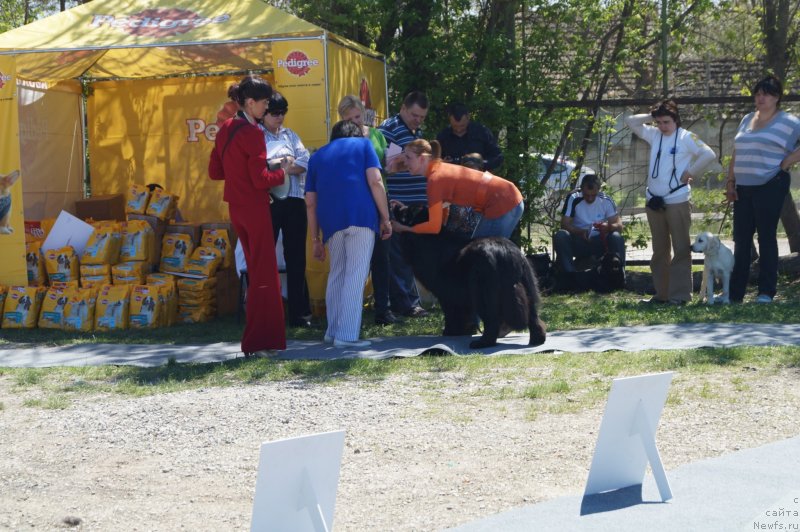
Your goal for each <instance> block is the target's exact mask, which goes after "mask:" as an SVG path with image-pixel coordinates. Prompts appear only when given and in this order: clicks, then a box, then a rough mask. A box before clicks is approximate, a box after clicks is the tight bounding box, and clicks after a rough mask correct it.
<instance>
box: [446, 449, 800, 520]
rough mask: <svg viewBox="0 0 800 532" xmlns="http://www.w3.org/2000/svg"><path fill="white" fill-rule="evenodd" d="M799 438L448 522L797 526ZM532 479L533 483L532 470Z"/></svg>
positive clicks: (799, 461) (534, 479)
mask: <svg viewBox="0 0 800 532" xmlns="http://www.w3.org/2000/svg"><path fill="white" fill-rule="evenodd" d="M798 471H800V437H795V438H791V439H789V440H784V441H780V442H776V443H771V444H768V445H764V446H762V447H757V448H755V449H748V450H746V451H739V452H736V453H731V454H728V455H725V456H721V457H718V458H713V459H709V460H702V461H700V462H695V463H692V464H687V465H684V466H681V467H679V468H677V469H675V470H673V471H667V478H668V479H669V483H670V487H671V488H672V494H673V499H671V500H669V501H667V502H661V498H660V497H659V495H658V489H657V488H656V485H655V481H654V480H653V478H652V477H651V476H649V475H648V476H647V477H646V478H645V482H644V485H643V486H642V485H639V486H633V487H631V488H626V489H624V490H617V491H614V492H608V493H604V494H601V495H593V496H590V497H582V496H574V497H561V498H558V499H554V500H552V501H547V502H543V503H540V504H536V505H532V506H527V507H523V508H518V509H515V510H510V511H507V512H503V513H501V514H497V515H494V516H491V517H488V518H485V519H481V520H479V521H474V522H472V523H468V524H466V525H463V526H460V527H457V528H454V529H452V530H455V531H458V532H483V531H487V532H488V531H493V532H494V531H496V530H503V531H504V532H515V531H520V532H522V531H525V532H527V531H530V530H537V531H562V530H591V531H592V532H597V531H609V532H611V531H613V532H620V531H636V532H640V531H642V530H647V531H648V532H673V531H677V530H681V531H683V530H702V531H704V532H708V531H717V530H718V531H725V532H728V531H732V530H740V531H745V530H800V475H799V474H798ZM531 482H536V478H535V476H533V475H532V476H531Z"/></svg>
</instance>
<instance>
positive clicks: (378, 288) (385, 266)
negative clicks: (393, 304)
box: [370, 233, 389, 316]
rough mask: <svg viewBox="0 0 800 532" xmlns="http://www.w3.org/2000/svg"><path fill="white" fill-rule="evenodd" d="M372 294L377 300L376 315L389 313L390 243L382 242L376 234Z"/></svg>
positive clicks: (373, 253) (372, 266)
mask: <svg viewBox="0 0 800 532" xmlns="http://www.w3.org/2000/svg"><path fill="white" fill-rule="evenodd" d="M370 268H371V270H372V293H373V297H374V298H375V315H376V316H381V315H382V314H386V313H387V312H388V311H389V241H388V240H381V235H380V234H378V233H375V247H373V248H372V260H371V261H370Z"/></svg>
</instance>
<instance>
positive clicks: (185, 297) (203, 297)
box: [178, 290, 217, 305]
mask: <svg viewBox="0 0 800 532" xmlns="http://www.w3.org/2000/svg"><path fill="white" fill-rule="evenodd" d="M216 303H217V296H216V292H214V291H213V290H199V291H189V290H183V291H181V292H178V304H180V305H215V304H216Z"/></svg>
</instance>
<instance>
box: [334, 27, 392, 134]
mask: <svg viewBox="0 0 800 532" xmlns="http://www.w3.org/2000/svg"><path fill="white" fill-rule="evenodd" d="M328 72H329V75H330V80H329V82H328V89H329V95H330V102H329V106H330V112H331V122H336V121H337V120H338V119H339V115H338V113H337V110H336V108H337V107H338V105H339V101H340V100H341V99H342V97H343V96H346V95H348V94H354V95H356V96H358V97H359V98H361V101H362V103H364V107H366V108H367V116H366V117H365V123H366V124H368V125H373V126H377V125H378V124H380V123H381V122H382V121H383V120H384V119H385V118H386V112H387V98H386V75H385V71H384V68H383V61H381V60H380V59H376V58H374V57H370V56H368V55H364V54H361V53H359V52H357V51H356V50H353V49H352V48H348V47H345V46H342V45H341V44H339V43H336V42H333V41H329V42H328Z"/></svg>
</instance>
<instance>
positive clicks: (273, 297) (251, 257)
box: [229, 204, 286, 353]
mask: <svg viewBox="0 0 800 532" xmlns="http://www.w3.org/2000/svg"><path fill="white" fill-rule="evenodd" d="M229 210H230V215H231V222H233V227H234V228H235V229H236V234H237V235H238V237H239V240H240V241H241V242H242V249H243V250H244V258H245V260H246V261H247V276H248V281H249V284H248V286H247V307H246V310H245V312H246V314H247V315H246V323H245V326H244V334H243V335H242V352H244V353H253V352H255V351H261V350H262V349H286V326H285V324H284V320H283V299H282V298H281V290H280V281H279V279H278V262H277V259H276V258H275V238H274V237H273V236H272V218H271V216H270V211H269V204H264V205H263V206H262V205H258V206H253V205H230V206H229Z"/></svg>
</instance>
